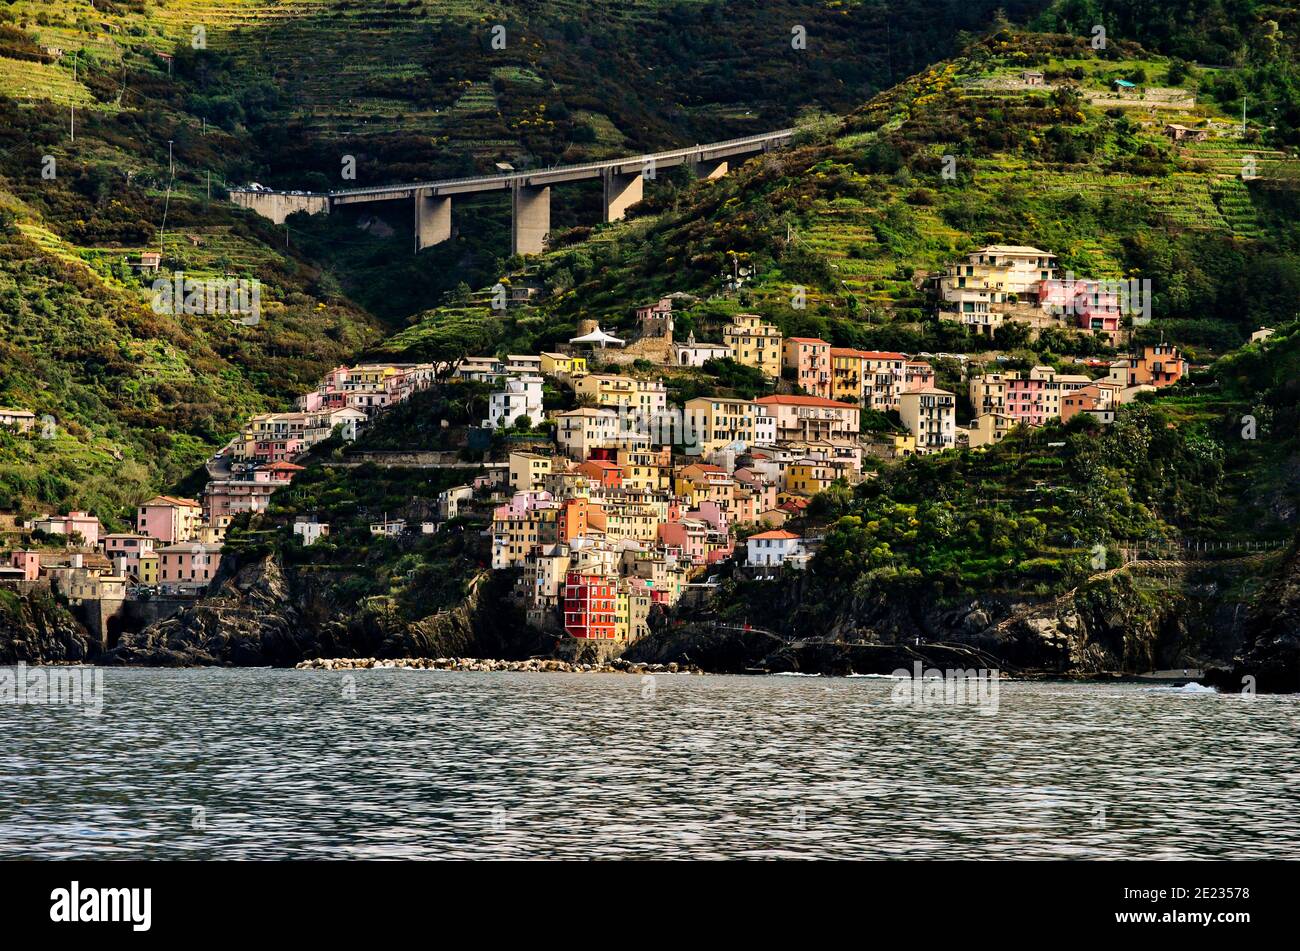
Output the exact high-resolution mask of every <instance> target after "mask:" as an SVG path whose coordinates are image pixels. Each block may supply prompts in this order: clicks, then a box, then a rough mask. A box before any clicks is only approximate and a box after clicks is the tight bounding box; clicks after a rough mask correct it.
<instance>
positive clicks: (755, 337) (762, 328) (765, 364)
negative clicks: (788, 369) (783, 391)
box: [722, 314, 781, 378]
mask: <svg viewBox="0 0 1300 951" xmlns="http://www.w3.org/2000/svg"><path fill="white" fill-rule="evenodd" d="M722 342H723V343H725V344H726V345H727V346H728V347H729V348H730V349H731V355H732V358H733V359H734V360H735V361H736V362H737V363H743V364H744V365H745V366H747V367H756V368H757V369H759V370H761V371H763V373H764V375H766V376H770V377H772V378H776V377H779V376H780V375H781V331H780V330H778V329H777V328H776V327H775V326H774V325H772V324H769V323H766V322H765V321H764V320H763V318H762V317H760V316H758V315H757V314H737V315H736V316H735V317H734V318H733V320H732V323H731V324H730V325H729V326H727V327H725V328H723V331H722Z"/></svg>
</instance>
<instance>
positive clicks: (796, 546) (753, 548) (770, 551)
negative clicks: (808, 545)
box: [745, 529, 808, 568]
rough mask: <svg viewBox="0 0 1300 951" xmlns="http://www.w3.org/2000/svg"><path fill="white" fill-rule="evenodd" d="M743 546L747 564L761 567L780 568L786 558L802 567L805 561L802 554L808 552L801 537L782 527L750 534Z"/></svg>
mask: <svg viewBox="0 0 1300 951" xmlns="http://www.w3.org/2000/svg"><path fill="white" fill-rule="evenodd" d="M745 547H746V549H747V552H746V560H747V561H748V562H749V564H750V565H753V566H755V567H761V568H780V567H781V566H782V565H784V564H785V563H786V561H787V559H789V560H790V561H791V563H792V564H798V565H799V566H801V567H802V565H803V564H804V561H805V559H804V558H803V556H805V555H807V553H808V552H807V549H805V548H804V544H803V539H802V538H800V537H799V536H798V535H796V534H795V533H794V532H787V531H785V530H784V529H774V530H772V531H770V532H759V533H758V534H757V535H750V536H749V538H748V539H747V540H746V542H745Z"/></svg>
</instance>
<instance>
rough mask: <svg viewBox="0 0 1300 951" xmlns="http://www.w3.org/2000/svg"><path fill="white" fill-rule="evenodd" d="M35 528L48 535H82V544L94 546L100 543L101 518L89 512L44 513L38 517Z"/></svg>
mask: <svg viewBox="0 0 1300 951" xmlns="http://www.w3.org/2000/svg"><path fill="white" fill-rule="evenodd" d="M33 528H35V529H37V530H38V531H42V532H44V533H45V534H47V535H66V536H67V537H68V538H69V539H71V538H72V536H73V535H80V536H81V539H82V544H83V545H87V546H90V547H92V548H94V547H95V546H97V545H98V544H99V529H100V526H99V519H98V518H96V517H95V516H94V515H90V514H89V513H87V512H69V513H68V514H67V515H43V516H41V517H40V518H38V519H36V520H35V522H34V524H33Z"/></svg>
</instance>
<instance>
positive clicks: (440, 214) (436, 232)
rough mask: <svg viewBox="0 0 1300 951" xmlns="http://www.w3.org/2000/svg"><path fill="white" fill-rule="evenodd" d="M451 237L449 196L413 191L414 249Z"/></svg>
mask: <svg viewBox="0 0 1300 951" xmlns="http://www.w3.org/2000/svg"><path fill="white" fill-rule="evenodd" d="M450 238H451V197H450V196H439V195H434V194H431V193H430V192H429V191H427V190H426V191H417V192H416V193H415V250H416V251H420V250H423V249H424V248H428V247H431V246H433V245H435V244H441V243H442V242H443V241H447V240H449V239H450Z"/></svg>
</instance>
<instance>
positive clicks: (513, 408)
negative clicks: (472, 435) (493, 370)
mask: <svg viewBox="0 0 1300 951" xmlns="http://www.w3.org/2000/svg"><path fill="white" fill-rule="evenodd" d="M522 416H527V417H528V419H529V420H530V421H532V422H533V423H534V424H536V423H539V422H541V421H542V419H543V417H544V416H545V411H544V410H543V409H542V378H541V377H540V376H534V375H532V374H523V375H520V376H516V377H512V378H511V379H509V380H506V384H505V389H503V390H497V391H496V392H494V393H493V394H492V395H491V397H490V398H489V401H488V418H487V419H485V420H484V421H483V425H484V426H486V427H487V428H489V429H509V428H510V427H511V426H513V425H514V424H515V421H516V420H517V419H519V418H520V417H522Z"/></svg>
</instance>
